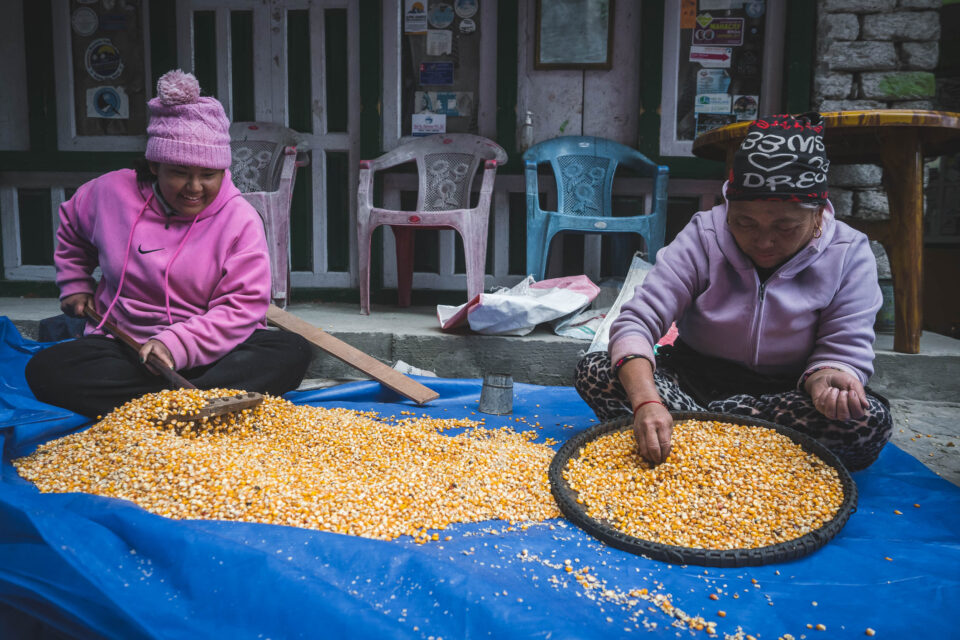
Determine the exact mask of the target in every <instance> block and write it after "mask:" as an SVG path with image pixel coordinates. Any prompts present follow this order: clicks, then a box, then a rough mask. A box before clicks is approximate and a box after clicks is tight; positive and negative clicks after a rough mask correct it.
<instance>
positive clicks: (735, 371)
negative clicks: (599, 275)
mask: <svg viewBox="0 0 960 640" xmlns="http://www.w3.org/2000/svg"><path fill="white" fill-rule="evenodd" d="M822 135H823V127H822V125H821V123H820V117H819V114H805V115H803V116H798V117H796V118H794V117H791V116H785V115H781V116H773V117H770V118H766V119H762V120H758V121H756V122H755V123H753V124H751V126H750V128H749V130H748V134H747V137H746V138H745V139H744V141H743V143H742V145H741V146H740V149H739V150H738V151H737V153H736V155H735V158H734V163H733V170H732V172H731V175H730V177H729V180H728V181H727V183H726V184H725V185H724V196H725V200H726V201H725V202H724V203H723V204H720V205H718V206H716V207H714V208H713V209H712V210H710V211H701V212H699V213H697V214H696V215H695V216H694V217H693V219H692V220H691V221H690V223H689V224H688V225H687V226H686V227H685V228H684V229H683V230H682V231H681V232H680V233H679V234H678V235H677V238H676V239H675V240H674V241H673V242H671V243H670V244H669V245H668V246H667V247H664V248H663V249H662V250H661V251H660V253H659V254H658V255H657V261H656V265H655V266H654V268H653V269H652V270H651V271H650V273H649V274H648V275H647V278H646V280H645V281H644V283H643V284H642V285H641V286H639V287H637V290H636V292H635V294H634V297H633V298H632V299H631V300H630V301H629V302H628V303H626V304H625V305H624V306H623V309H622V311H621V313H620V316H619V317H618V318H617V319H616V321H615V322H614V323H613V326H612V328H611V331H610V346H609V352H608V353H603V352H595V353H591V354H588V355H587V356H586V357H584V358H583V360H581V361H580V363H579V364H578V366H577V372H576V383H575V384H576V387H577V390H578V391H579V392H580V395H581V396H582V397H583V399H584V400H586V402H587V403H588V404H589V405H590V407H591V408H592V409H593V410H594V412H595V413H596V414H597V416H598V417H599V418H600V419H602V420H609V419H612V418H615V417H618V416H622V415H629V414H631V413H632V414H633V430H634V435H635V436H636V439H637V445H638V450H639V452H640V453H641V455H643V456H644V457H645V458H646V459H648V460H649V461H651V462H653V463H654V464H656V463H659V462H663V461H664V460H665V459H666V458H667V456H668V455H669V453H670V436H671V429H672V424H673V423H672V420H671V417H670V413H669V411H670V410H673V411H704V410H707V411H712V412H719V413H728V414H737V415H743V416H750V417H756V418H761V419H765V420H769V421H771V422H775V423H778V424H783V425H785V426H789V427H792V428H795V429H798V430H801V431H803V432H805V433H807V434H808V435H810V436H812V437H813V438H815V439H817V440H818V441H820V442H821V443H822V444H824V445H825V446H827V447H828V448H829V449H830V450H832V451H833V452H834V453H836V454H837V455H838V456H839V457H840V459H841V460H842V461H843V463H844V464H845V465H846V466H847V468H849V469H851V470H857V469H863V468H865V467H867V466H869V465H870V464H872V463H873V461H874V460H876V458H877V456H878V455H879V453H880V450H881V449H882V448H883V446H884V445H885V444H886V442H887V441H888V440H889V438H890V433H891V430H892V427H893V421H892V418H891V415H890V410H889V406H888V403H887V401H886V400H885V399H883V398H882V397H880V396H878V395H877V394H875V393H873V392H871V391H869V390H866V389H865V385H866V383H867V381H868V380H869V378H870V376H871V375H872V374H873V341H874V332H873V323H874V319H875V317H876V313H877V310H878V309H879V308H880V306H881V302H882V298H881V293H880V287H879V284H878V283H877V269H876V261H875V259H874V257H873V253H872V252H871V250H870V246H869V242H868V240H867V238H866V236H865V235H864V234H862V233H860V232H858V231H855V230H853V229H852V228H850V227H849V226H847V225H846V224H844V223H842V222H839V221H837V220H835V219H834V213H833V206H832V205H831V204H830V201H829V200H828V199H827V187H826V181H827V169H828V166H829V162H828V161H827V158H826V155H825V153H824V147H823V138H822ZM673 322H676V323H677V327H678V329H679V339H678V340H677V343H676V344H675V345H674V346H673V347H666V348H661V350H660V352H659V353H658V354H657V356H656V357H654V352H653V346H654V345H655V344H656V342H657V340H658V339H659V338H660V337H661V336H663V335H664V334H666V332H667V330H668V329H669V328H670V325H671V323H673Z"/></svg>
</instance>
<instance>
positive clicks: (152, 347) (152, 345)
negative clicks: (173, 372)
mask: <svg viewBox="0 0 960 640" xmlns="http://www.w3.org/2000/svg"><path fill="white" fill-rule="evenodd" d="M151 355H153V356H154V357H155V358H156V359H157V360H159V361H160V362H162V363H163V365H164V366H165V367H167V368H168V369H176V366H175V365H174V362H173V354H172V353H170V350H169V349H167V345H165V344H163V343H162V342H160V341H159V340H154V339H150V340H147V343H146V344H145V345H143V346H142V347H141V348H140V362H142V363H144V364H145V365H147V368H148V369H150V370H151V371H153V372H154V373H155V374H157V375H160V372H159V371H155V370H154V365H153V364H152V363H151V362H150V360H149V358H150V356H151Z"/></svg>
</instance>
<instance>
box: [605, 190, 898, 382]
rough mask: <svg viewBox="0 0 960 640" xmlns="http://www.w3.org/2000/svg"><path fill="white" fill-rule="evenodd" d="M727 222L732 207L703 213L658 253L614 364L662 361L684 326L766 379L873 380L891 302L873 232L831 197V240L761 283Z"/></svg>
mask: <svg viewBox="0 0 960 640" xmlns="http://www.w3.org/2000/svg"><path fill="white" fill-rule="evenodd" d="M725 192H726V191H724V193H725ZM726 219H727V204H726V202H724V203H723V204H720V205H717V206H715V207H714V208H713V209H712V210H710V211H701V212H699V213H697V214H696V215H695V216H693V219H692V220H691V221H690V222H689V223H688V224H687V226H686V227H684V228H683V229H682V230H681V231H680V233H679V234H678V235H677V237H676V239H675V240H674V241H673V242H671V243H670V244H669V245H667V246H666V247H664V248H663V249H661V250H660V251H659V252H658V253H657V262H656V264H655V265H654V267H653V269H652V270H651V271H650V273H649V274H647V277H646V279H645V280H644V281H643V284H642V285H640V286H638V287H637V288H636V291H635V292H634V295H633V298H632V299H631V300H629V301H628V302H627V303H625V304H624V305H623V308H622V310H621V312H620V315H619V316H617V319H616V320H614V322H613V324H612V325H611V327H610V345H609V352H610V359H611V360H612V361H613V362H617V361H619V360H620V359H621V358H623V357H624V356H627V355H639V356H643V357H645V358H647V359H648V360H650V361H651V362H654V359H653V345H654V344H656V342H657V340H659V338H660V337H661V336H663V335H665V334H666V333H667V330H668V329H669V328H670V324H671V323H672V322H674V321H676V323H677V328H678V329H679V332H680V338H681V339H683V341H684V342H686V343H687V344H688V345H690V347H692V348H693V349H694V350H695V351H698V352H699V353H702V354H704V355H708V356H713V357H718V358H724V359H726V360H732V361H734V362H737V363H740V364H742V365H744V366H746V367H748V368H750V369H752V370H753V371H756V372H758V373H761V374H776V375H797V376H801V374H803V373H804V372H807V371H812V370H813V369H816V368H818V367H832V368H835V369H840V370H843V371H847V372H849V373H851V374H853V375H854V376H856V377H857V379H858V380H860V382H861V383H862V384H866V383H867V381H868V380H869V379H870V376H871V375H872V374H873V356H874V354H873V341H874V337H875V335H874V332H873V323H874V320H875V319H876V315H877V311H878V310H879V309H880V306H881V305H882V303H883V296H882V295H881V293H880V285H879V283H878V281H877V263H876V259H875V258H874V257H873V252H872V251H871V250H870V244H869V242H868V240H867V236H865V235H864V234H863V233H861V232H859V231H856V230H854V229H852V228H851V227H849V226H847V225H846V224H844V223H843V222H840V221H838V220H836V219H835V218H834V213H833V205H832V204H830V202H829V201H828V202H827V205H826V207H825V208H824V211H823V222H822V227H823V233H822V235H821V236H820V237H819V238H814V239H812V240H811V241H810V242H809V243H808V244H807V245H806V246H805V247H804V248H802V249H801V250H800V251H799V253H797V254H796V255H795V256H793V257H792V258H791V259H790V260H788V261H787V262H786V263H785V264H783V265H782V266H780V267H779V268H778V269H777V270H776V271H775V272H774V273H773V275H771V276H770V277H769V278H768V279H767V280H766V282H764V283H761V282H760V278H759V276H758V275H757V270H756V268H755V267H754V265H753V263H752V262H751V261H750V258H749V257H747V256H746V254H744V253H743V252H742V251H740V248H739V247H738V246H737V243H736V240H734V238H733V235H732V234H731V233H730V230H729V229H728V228H727V224H726Z"/></svg>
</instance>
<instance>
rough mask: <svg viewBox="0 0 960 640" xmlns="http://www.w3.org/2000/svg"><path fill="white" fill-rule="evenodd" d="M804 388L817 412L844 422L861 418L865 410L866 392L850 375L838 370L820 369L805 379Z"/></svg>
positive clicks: (866, 405) (866, 404)
mask: <svg viewBox="0 0 960 640" xmlns="http://www.w3.org/2000/svg"><path fill="white" fill-rule="evenodd" d="M804 388H805V389H806V390H807V393H809V394H810V397H811V398H812V399H813V406H814V407H816V408H817V411H819V412H820V413H822V414H823V415H825V416H826V417H828V418H830V419H831V420H840V421H843V422H846V421H847V420H850V419H853V418H861V417H863V415H864V413H865V412H866V410H867V407H868V406H869V404H868V403H867V392H866V391H864V389H863V385H862V384H860V381H859V380H858V379H857V378H856V377H855V376H854V375H853V374H851V373H847V372H846V371H840V370H839V369H820V370H819V371H814V372H813V373H812V374H811V375H810V377H809V378H807V381H806V383H805V384H804Z"/></svg>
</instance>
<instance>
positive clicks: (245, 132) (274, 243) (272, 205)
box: [230, 122, 310, 308]
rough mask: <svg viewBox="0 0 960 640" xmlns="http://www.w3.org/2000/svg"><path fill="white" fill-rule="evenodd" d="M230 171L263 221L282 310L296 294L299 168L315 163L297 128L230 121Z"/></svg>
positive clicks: (277, 300)
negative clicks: (293, 247) (293, 218)
mask: <svg viewBox="0 0 960 640" xmlns="http://www.w3.org/2000/svg"><path fill="white" fill-rule="evenodd" d="M230 150H231V153H232V156H233V162H232V164H231V165H230V174H231V175H232V176H233V183H234V184H235V185H236V186H237V188H238V189H240V192H241V193H242V194H243V197H244V198H245V199H246V200H247V202H249V203H250V204H251V205H253V208H254V209H256V210H257V213H259V214H260V218H261V219H262V220H263V228H264V231H265V233H266V236H267V247H268V249H269V251H270V297H271V298H272V299H273V302H274V304H276V305H277V306H278V307H280V308H285V307H286V306H287V300H288V298H289V295H290V253H289V245H290V201H291V198H292V197H293V185H294V180H295V179H296V174H297V167H304V166H306V165H308V164H309V163H310V161H309V158H308V156H307V154H306V151H307V147H306V144H305V143H304V141H303V140H302V139H301V137H300V135H299V134H298V133H297V132H296V131H294V130H293V129H288V128H287V127H283V126H280V125H278V124H274V123H271V122H234V123H233V124H232V125H230Z"/></svg>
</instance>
